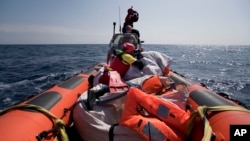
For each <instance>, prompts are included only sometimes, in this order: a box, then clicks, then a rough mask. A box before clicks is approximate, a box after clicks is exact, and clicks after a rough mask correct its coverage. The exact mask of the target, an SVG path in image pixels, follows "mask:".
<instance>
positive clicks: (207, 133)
mask: <svg viewBox="0 0 250 141" xmlns="http://www.w3.org/2000/svg"><path fill="white" fill-rule="evenodd" d="M220 111H241V112H248V113H250V110H248V109H245V108H242V107H237V106H212V107H208V106H199V107H198V108H197V110H195V111H193V112H192V114H191V117H190V120H189V123H188V128H187V130H186V133H187V135H189V134H190V132H191V130H192V128H193V126H194V124H195V118H196V117H197V116H200V118H201V119H202V121H203V123H204V135H203V138H202V141H210V140H211V139H212V137H213V135H214V133H213V131H212V128H211V126H210V124H209V121H208V119H207V118H206V114H207V112H220Z"/></svg>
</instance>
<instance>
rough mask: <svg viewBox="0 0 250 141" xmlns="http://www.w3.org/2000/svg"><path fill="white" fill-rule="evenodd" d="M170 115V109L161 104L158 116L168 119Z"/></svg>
mask: <svg viewBox="0 0 250 141" xmlns="http://www.w3.org/2000/svg"><path fill="white" fill-rule="evenodd" d="M168 113H169V108H168V107H166V106H164V105H162V104H160V105H159V107H158V109H157V115H158V116H161V117H162V118H167V117H168Z"/></svg>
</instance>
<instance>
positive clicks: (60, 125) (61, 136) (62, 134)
mask: <svg viewBox="0 0 250 141" xmlns="http://www.w3.org/2000/svg"><path fill="white" fill-rule="evenodd" d="M18 109H31V110H36V111H38V112H40V113H42V114H44V115H46V116H47V117H49V118H50V119H51V120H52V121H53V125H54V127H53V129H52V130H50V131H57V133H58V135H57V136H56V137H55V139H54V141H69V139H68V135H67V133H66V131H65V123H64V122H63V121H62V120H61V119H59V118H57V117H56V116H55V115H53V114H52V113H50V112H49V111H47V110H46V109H44V108H43V107H41V106H37V105H33V104H22V105H15V106H12V107H9V108H7V109H5V110H3V111H1V112H0V115H3V114H5V113H7V112H9V111H12V110H18Z"/></svg>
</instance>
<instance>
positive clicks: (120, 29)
mask: <svg viewBox="0 0 250 141" xmlns="http://www.w3.org/2000/svg"><path fill="white" fill-rule="evenodd" d="M119 31H120V33H121V31H122V27H121V12H120V6H119Z"/></svg>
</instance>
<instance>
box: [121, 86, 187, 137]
mask: <svg viewBox="0 0 250 141" xmlns="http://www.w3.org/2000/svg"><path fill="white" fill-rule="evenodd" d="M138 107H139V108H140V107H142V108H144V109H145V110H146V111H147V113H149V115H151V116H154V117H145V116H142V115H140V114H139V112H138V111H137V109H138ZM189 117H190V113H189V112H185V111H184V110H182V109H180V108H179V107H177V106H176V105H174V104H173V103H171V102H168V101H163V100H162V99H159V98H158V97H156V96H153V95H148V94H145V93H144V92H142V91H141V90H139V89H137V88H134V87H131V88H130V89H129V91H128V93H127V100H126V103H125V109H124V111H123V113H122V116H121V118H120V122H119V123H120V124H121V125H124V126H127V127H129V128H131V129H133V130H134V131H136V132H138V133H139V134H140V135H141V136H142V137H144V138H145V139H146V140H148V141H149V140H157V141H165V140H174V141H176V140H185V139H186V135H185V129H186V126H187V122H188V119H189Z"/></svg>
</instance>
